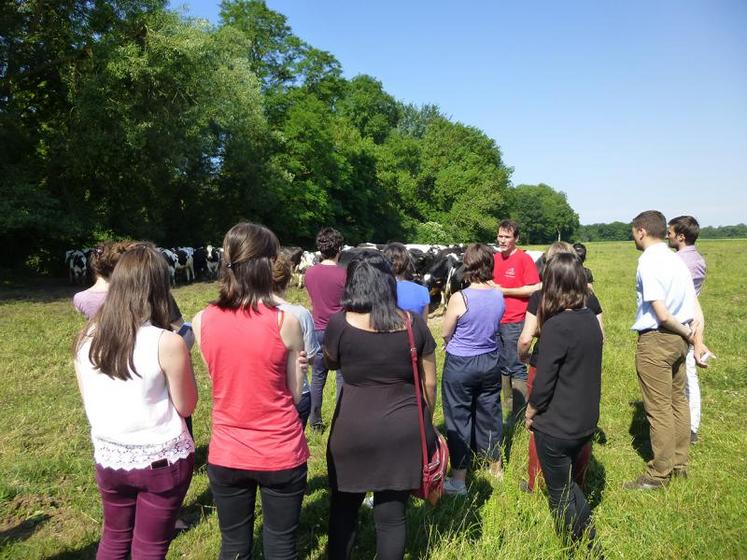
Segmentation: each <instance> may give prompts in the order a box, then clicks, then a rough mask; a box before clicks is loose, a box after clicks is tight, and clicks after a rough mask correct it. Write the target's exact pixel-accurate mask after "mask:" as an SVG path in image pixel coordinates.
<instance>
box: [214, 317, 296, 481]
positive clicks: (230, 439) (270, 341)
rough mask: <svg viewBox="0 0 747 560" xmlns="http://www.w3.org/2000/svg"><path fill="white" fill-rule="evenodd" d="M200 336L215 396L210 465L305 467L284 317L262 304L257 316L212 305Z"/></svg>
mask: <svg viewBox="0 0 747 560" xmlns="http://www.w3.org/2000/svg"><path fill="white" fill-rule="evenodd" d="M200 334H201V338H200V350H201V351H202V355H203V356H204V358H205V361H206V362H207V366H208V372H209V374H210V377H211V378H212V390H213V429H212V435H211V437H210V448H209V451H208V462H209V463H211V464H213V465H219V466H222V467H231V468H236V469H245V470H256V471H277V470H283V469H291V468H294V467H297V466H299V465H301V464H303V463H305V462H306V460H307V459H308V458H309V448H308V445H307V444H306V437H305V436H304V433H303V427H302V425H301V421H300V420H299V418H298V412H297V411H296V407H295V406H294V404H293V396H292V395H291V392H290V389H288V383H287V379H286V361H287V356H288V350H287V348H286V347H285V344H284V343H283V340H282V339H281V338H280V328H279V327H278V311H277V310H276V309H272V308H268V307H265V306H264V305H262V304H260V305H259V311H258V312H256V313H255V312H254V311H244V310H222V309H220V308H218V307H217V306H215V305H210V306H208V308H207V309H206V310H205V311H204V312H203V314H202V326H201V331H200Z"/></svg>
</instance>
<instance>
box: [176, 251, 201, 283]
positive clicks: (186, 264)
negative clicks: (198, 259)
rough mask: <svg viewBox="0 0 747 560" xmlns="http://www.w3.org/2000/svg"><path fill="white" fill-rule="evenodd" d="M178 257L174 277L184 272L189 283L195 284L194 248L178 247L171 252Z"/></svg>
mask: <svg viewBox="0 0 747 560" xmlns="http://www.w3.org/2000/svg"><path fill="white" fill-rule="evenodd" d="M171 251H172V252H173V253H174V255H176V266H175V267H174V275H176V274H178V273H180V272H183V273H184V278H185V280H186V281H187V282H193V281H194V279H195V267H194V259H193V258H192V255H194V252H195V250H194V249H193V248H192V247H177V248H176V249H172V250H171Z"/></svg>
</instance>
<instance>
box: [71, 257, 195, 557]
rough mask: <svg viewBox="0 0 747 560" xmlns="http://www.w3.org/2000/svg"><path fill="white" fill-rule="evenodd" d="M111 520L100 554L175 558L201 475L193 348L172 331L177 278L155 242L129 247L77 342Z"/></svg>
mask: <svg viewBox="0 0 747 560" xmlns="http://www.w3.org/2000/svg"><path fill="white" fill-rule="evenodd" d="M75 370H76V374H77V377H78V385H79V387H80V392H81V395H82V397H83V403H84V405H85V409H86V415H87V416H88V420H89V422H90V424H91V439H92V440H93V446H94V459H95V461H96V482H97V484H98V487H99V491H100V493H101V499H102V503H103V510H104V525H103V529H102V535H101V542H100V544H99V550H98V553H97V558H102V559H110V558H122V559H124V558H126V557H127V556H128V555H129V554H132V557H133V558H165V556H166V552H167V551H168V548H169V544H170V541H171V538H172V536H173V532H174V521H175V519H176V515H177V513H178V511H179V507H180V506H181V503H182V500H183V499H184V496H185V494H186V492H187V488H188V487H189V483H190V480H191V479H192V467H193V465H194V442H193V441H192V438H191V436H190V435H189V432H188V431H187V427H186V425H185V421H184V417H186V416H189V415H190V414H191V413H192V411H193V410H194V408H195V405H196V403H197V385H196V383H195V379H194V375H193V373H192V363H191V361H190V357H189V351H188V350H187V347H186V345H185V343H184V341H183V340H182V338H181V337H180V336H179V335H177V334H175V333H173V332H171V331H170V330H169V277H168V269H167V266H166V263H165V262H164V260H163V258H162V257H161V255H160V254H159V253H158V252H157V251H155V250H154V249H152V248H150V247H147V246H139V247H135V248H133V249H132V250H130V251H128V252H126V253H124V254H122V256H121V257H120V259H119V263H118V264H117V266H116V267H115V268H114V271H113V273H112V275H111V283H110V285H109V290H108V295H107V297H106V300H105V301H104V303H103V304H102V306H101V308H100V309H99V311H98V312H97V313H96V314H95V315H94V316H93V318H92V319H91V321H90V322H89V323H88V324H87V325H86V327H85V328H84V329H83V330H82V331H81V333H80V335H79V336H78V339H77V340H76V343H75Z"/></svg>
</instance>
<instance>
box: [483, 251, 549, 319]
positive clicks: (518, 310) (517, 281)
mask: <svg viewBox="0 0 747 560" xmlns="http://www.w3.org/2000/svg"><path fill="white" fill-rule="evenodd" d="M493 281H494V282H495V283H496V284H499V285H500V286H502V287H504V288H521V287H522V286H531V285H532V284H537V283H538V282H539V281H540V278H539V274H538V273H537V267H536V266H534V261H533V260H532V257H530V256H529V255H527V254H526V253H525V252H524V251H522V250H521V249H516V251H514V252H513V254H511V255H510V256H509V257H504V256H503V255H502V254H501V253H496V254H495V255H494V256H493ZM504 301H505V303H506V312H505V313H504V314H503V318H502V319H501V323H520V322H521V321H523V320H524V315H526V312H527V303H528V302H529V298H528V297H525V298H519V297H513V296H505V298H504Z"/></svg>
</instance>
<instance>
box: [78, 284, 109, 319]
mask: <svg viewBox="0 0 747 560" xmlns="http://www.w3.org/2000/svg"><path fill="white" fill-rule="evenodd" d="M107 293H108V292H94V291H93V290H91V288H88V289H87V290H83V291H82V292H78V293H77V294H75V295H74V296H73V305H74V306H75V309H77V310H78V311H80V312H81V313H82V314H83V316H84V317H85V318H86V319H90V318H91V317H93V316H94V315H96V312H97V311H98V310H99V307H101V305H102V304H103V303H104V300H105V299H106V294H107Z"/></svg>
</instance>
